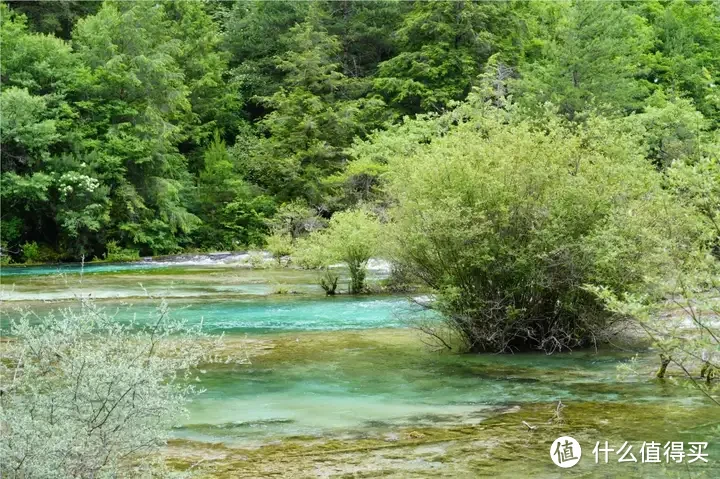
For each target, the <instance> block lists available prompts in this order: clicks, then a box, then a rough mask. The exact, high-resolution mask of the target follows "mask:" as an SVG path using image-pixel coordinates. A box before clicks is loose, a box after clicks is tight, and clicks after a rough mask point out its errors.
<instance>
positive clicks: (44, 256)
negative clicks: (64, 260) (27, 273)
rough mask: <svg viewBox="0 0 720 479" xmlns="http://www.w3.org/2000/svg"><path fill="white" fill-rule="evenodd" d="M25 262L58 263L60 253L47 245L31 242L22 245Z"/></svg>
mask: <svg viewBox="0 0 720 479" xmlns="http://www.w3.org/2000/svg"><path fill="white" fill-rule="evenodd" d="M22 252H23V259H24V260H25V263H30V264H31V263H56V262H57V261H58V260H59V259H60V255H59V254H58V253H57V252H56V251H55V250H53V249H52V248H50V247H49V246H47V245H43V244H40V245H39V244H37V242H35V241H33V242H29V243H25V244H23V245H22Z"/></svg>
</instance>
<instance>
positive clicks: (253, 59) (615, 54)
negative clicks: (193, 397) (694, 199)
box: [0, 0, 720, 261]
mask: <svg viewBox="0 0 720 479" xmlns="http://www.w3.org/2000/svg"><path fill="white" fill-rule="evenodd" d="M0 8H1V10H0V13H1V16H2V28H1V32H0V34H1V35H2V46H3V56H2V60H1V61H2V65H1V66H2V78H1V80H2V84H3V90H2V98H1V99H0V101H1V106H2V110H3V115H2V135H1V138H0V140H1V141H2V145H1V146H2V160H1V161H2V178H1V179H2V192H1V195H2V205H3V212H2V218H1V221H2V223H1V226H2V238H1V241H2V243H3V247H4V249H5V250H6V251H9V252H10V253H11V255H12V256H13V260H15V261H21V260H22V259H23V257H24V256H23V249H24V247H25V245H32V244H35V245H37V247H38V248H39V249H38V250H37V251H40V252H42V254H41V255H40V256H41V257H38V258H37V259H38V260H78V259H80V257H82V256H85V257H87V258H93V257H99V258H101V257H103V256H104V255H105V254H106V253H107V252H108V245H109V244H112V245H114V246H113V247H115V248H120V249H126V250H133V251H137V252H138V253H139V254H141V255H150V254H163V253H172V252H180V251H183V250H198V249H201V250H221V249H238V248H242V247H246V246H249V245H251V244H258V245H259V244H262V243H263V242H264V241H265V238H266V236H267V235H269V234H271V233H272V232H274V230H275V227H274V226H273V225H275V224H276V223H277V222H278V221H280V220H278V219H276V218H275V217H276V215H281V214H282V212H283V211H289V210H288V208H289V206H288V205H296V206H298V207H301V208H305V209H306V210H307V211H309V212H310V213H309V214H308V215H307V217H308V218H309V217H311V216H316V217H317V218H319V219H321V220H328V219H329V218H330V217H331V216H332V215H333V214H334V213H335V212H337V211H342V210H345V209H348V208H353V207H355V206H357V205H358V204H359V203H368V202H369V203H372V204H375V205H377V206H379V207H381V208H384V207H386V206H388V204H389V203H388V199H389V198H390V197H391V195H388V194H387V193H388V192H387V191H386V186H387V185H388V183H387V181H386V172H387V161H388V160H389V159H391V157H392V156H393V155H406V154H408V153H409V152H411V151H412V150H413V149H414V148H415V146H414V145H417V144H418V142H419V143H420V144H422V143H423V142H429V141H431V140H432V138H434V137H436V136H442V135H444V131H446V130H447V129H448V128H451V127H452V124H453V122H454V121H455V120H453V119H452V118H451V117H449V116H447V115H448V114H450V112H453V111H455V110H456V108H457V106H458V105H459V104H462V103H463V102H466V101H467V99H468V96H469V95H472V94H473V92H474V91H476V92H477V94H478V95H480V96H482V97H483V98H486V99H489V100H491V101H492V102H493V104H494V105H495V106H499V107H501V108H505V106H507V105H510V104H514V105H518V108H516V109H515V110H513V111H514V112H515V113H514V114H515V115H519V116H522V117H525V118H539V119H541V118H543V117H544V116H545V115H547V114H548V112H550V111H553V112H557V113H559V114H560V115H562V116H564V117H565V118H566V119H567V120H568V121H570V122H571V123H572V124H576V125H582V124H584V123H586V122H587V121H589V119H590V118H593V117H594V116H596V115H603V116H605V117H607V118H611V119H614V120H617V121H624V122H625V125H626V127H627V128H629V129H630V130H632V131H633V132H634V134H636V135H637V136H638V138H640V142H641V143H642V144H644V145H645V148H646V156H647V158H648V160H649V161H651V162H652V163H653V164H654V165H655V166H656V167H657V168H660V169H662V170H669V169H671V168H672V165H673V164H674V163H677V164H678V165H680V164H681V163H682V165H684V166H683V168H685V169H684V170H683V171H684V172H686V173H685V176H687V171H691V170H689V169H688V168H694V169H693V170H692V171H700V169H698V168H695V167H694V166H693V165H695V164H696V163H698V164H699V163H702V164H703V165H707V164H713V163H707V162H706V160H704V159H708V158H710V157H713V153H712V148H711V147H710V145H713V144H716V140H714V138H715V136H716V129H717V127H718V124H719V122H720V94H719V93H718V88H717V84H718V75H719V74H720V56H719V55H718V54H717V52H718V50H719V49H720V22H718V17H719V15H720V7H719V6H718V4H717V2H712V1H710V0H701V1H687V0H673V1H646V2H630V3H627V2H592V1H587V0H578V1H561V2H552V3H547V2H539V1H530V2H477V1H471V0H465V1H433V2H412V3H411V2H401V1H396V0H376V1H369V2H352V1H346V2H329V1H320V0H315V1H312V2H293V1H272V2H269V1H236V2H233V3H225V2H213V1H210V2H172V1H159V2H118V1H112V0H108V1H104V2H80V1H76V0H65V1H63V2H7V3H3V4H2V6H1V7H0ZM419 118H420V119H426V120H428V121H424V122H417V121H416V120H417V119H419ZM707 161H709V160H707ZM703 162H704V163H703ZM703 168H704V167H703ZM688 181H689V182H690V183H692V181H694V180H692V179H691V178H690V179H688ZM688 184H689V183H688ZM713 188H714V187H713ZM706 189H707V188H706ZM710 190H712V188H710ZM685 196H686V197H687V195H685ZM290 209H292V207H290ZM320 223H322V221H320ZM31 249H32V248H31Z"/></svg>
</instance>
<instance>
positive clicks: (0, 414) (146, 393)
mask: <svg viewBox="0 0 720 479" xmlns="http://www.w3.org/2000/svg"><path fill="white" fill-rule="evenodd" d="M144 319H145V320H146V321H147V323H142V322H139V321H137V320H132V321H131V322H130V323H129V324H128V323H126V322H119V321H117V320H115V318H114V317H113V316H112V315H111V314H109V313H108V312H106V311H105V310H103V309H102V308H100V307H98V306H97V305H95V304H93V303H91V302H89V301H87V300H86V299H84V298H82V299H81V300H80V305H79V307H75V308H67V309H65V310H61V311H57V312H53V313H49V314H48V315H46V316H43V317H39V318H38V317H37V315H33V314H31V313H30V312H26V313H24V314H23V315H22V317H21V318H20V319H19V320H17V321H12V324H11V329H10V331H9V333H10V334H11V335H12V337H13V340H12V341H10V342H8V343H7V344H6V345H4V347H3V349H2V351H1V355H2V357H1V359H2V360H1V361H0V378H1V379H2V384H3V390H2V393H3V394H2V395H0V406H1V407H0V421H2V424H3V427H2V430H0V438H1V439H2V440H1V441H0V472H1V473H2V474H3V476H8V477H28V478H30V477H42V478H48V479H55V478H57V479H60V478H67V477H159V476H156V475H155V474H153V472H154V473H159V472H160V471H158V470H157V469H156V468H155V466H158V465H159V464H158V463H161V462H162V461H161V460H160V461H158V460H157V457H158V451H159V449H160V448H161V447H162V446H163V445H165V444H166V441H167V439H168V435H169V432H170V430H171V427H172V426H173V425H175V424H177V421H178V417H181V416H182V415H184V414H186V413H187V409H186V407H187V403H188V400H189V399H190V398H191V397H193V396H194V395H196V394H197V393H198V392H199V391H198V390H196V389H195V387H194V386H193V385H192V384H191V382H190V379H191V378H192V376H190V374H192V373H195V371H196V367H197V366H198V365H199V364H200V363H210V362H212V361H213V360H214V358H213V356H211V353H212V352H213V350H214V349H215V348H216V347H218V346H219V345H220V343H221V339H211V338H209V337H208V336H207V335H205V334H204V333H203V332H202V331H201V329H200V326H189V325H188V324H186V323H185V322H183V321H178V320H175V319H173V318H171V317H170V316H169V312H168V307H167V304H165V303H162V304H161V305H160V306H159V307H158V309H157V310H156V311H154V312H153V313H152V314H151V315H149V317H148V318H144ZM129 458H131V460H128V459H129ZM138 464H141V465H142V466H138Z"/></svg>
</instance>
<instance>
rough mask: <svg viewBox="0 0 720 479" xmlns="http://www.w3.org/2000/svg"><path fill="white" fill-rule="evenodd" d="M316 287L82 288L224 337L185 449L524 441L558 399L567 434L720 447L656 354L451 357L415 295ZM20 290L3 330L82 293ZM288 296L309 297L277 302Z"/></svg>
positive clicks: (231, 281) (123, 310) (219, 276)
mask: <svg viewBox="0 0 720 479" xmlns="http://www.w3.org/2000/svg"><path fill="white" fill-rule="evenodd" d="M99 266H102V267H112V265H99ZM125 266H129V265H125ZM46 271H47V270H46ZM168 271H170V270H168ZM316 279H317V278H316V275H315V273H313V272H302V271H296V270H264V271H256V270H248V269H242V270H237V269H233V268H200V267H193V268H185V269H183V270H182V271H177V270H172V271H171V272H169V273H167V274H166V273H161V274H155V273H150V272H149V271H130V272H128V271H119V270H118V271H115V272H111V273H108V272H106V273H102V274H96V275H93V276H92V277H88V278H86V280H85V281H84V282H83V283H82V285H81V288H79V290H81V292H82V294H93V296H102V297H105V298H118V297H119V298H125V299H106V300H103V301H101V303H100V304H102V305H103V306H104V307H105V308H106V309H107V310H108V311H110V312H115V314H116V315H117V317H118V319H119V320H127V319H128V318H129V317H130V316H131V315H134V314H135V315H137V316H138V317H139V318H142V317H145V316H148V315H149V314H150V313H151V312H152V310H153V309H154V308H155V307H156V304H157V302H158V300H157V299H152V298H137V297H136V296H139V295H138V283H142V284H143V287H144V288H146V289H147V290H149V291H150V292H151V293H155V292H170V294H169V295H167V296H168V301H169V303H170V305H171V308H172V314H173V315H175V316H177V317H182V318H186V319H188V320H189V321H191V322H196V321H200V320H201V319H202V320H203V322H204V325H205V327H206V328H207V330H208V331H210V332H212V333H216V334H219V333H221V332H222V333H224V334H225V335H226V341H227V344H228V348H229V351H230V353H231V355H232V356H233V358H235V359H239V361H231V362H229V363H227V364H218V365H207V366H206V367H203V370H202V371H200V372H199V373H198V376H199V379H200V382H199V383H198V385H199V386H201V387H202V388H204V389H206V391H205V392H204V393H203V394H201V395H200V396H199V397H198V398H196V399H195V400H194V401H193V402H192V403H191V405H190V414H189V417H187V418H185V419H183V420H182V423H181V424H179V425H178V427H177V428H176V429H175V430H174V431H173V435H174V437H176V438H180V439H189V440H194V441H200V442H201V443H203V444H205V443H217V442H221V443H224V444H227V445H233V446H237V447H246V446H252V447H255V446H259V445H268V444H270V445H272V444H278V441H280V442H281V443H282V442H283V441H292V440H293V439H292V438H294V437H298V436H301V437H309V438H322V439H338V440H342V441H355V440H363V439H364V438H380V440H381V441H385V439H383V438H397V437H400V436H402V435H403V434H406V433H407V431H408V430H414V429H416V428H425V429H422V430H423V431H426V432H427V431H428V430H435V431H437V430H441V429H443V428H453V427H471V426H472V427H474V426H477V427H483V425H484V424H486V423H489V422H492V421H493V420H498V418H502V417H512V420H511V421H512V425H511V426H510V427H509V428H507V427H506V428H505V429H501V430H499V432H497V433H496V434H498V435H496V436H493V437H495V438H496V439H497V440H498V441H500V440H506V439H508V438H510V440H512V441H514V440H517V438H520V439H522V440H523V441H527V439H523V438H525V437H526V434H527V431H526V430H525V429H524V427H523V426H522V425H521V420H525V419H528V420H529V421H531V422H533V423H534V424H538V425H542V424H546V423H547V421H548V419H550V418H551V417H552V412H553V410H554V408H555V405H556V404H557V403H558V401H562V403H563V404H565V405H566V406H567V411H568V414H569V415H574V418H575V419H572V420H570V421H569V425H568V432H571V433H573V434H579V435H581V437H582V438H583V440H585V441H593V440H596V439H598V440H600V439H605V438H608V439H612V440H614V441H616V442H617V441H622V440H633V441H640V442H642V441H643V440H646V439H647V440H678V441H680V440H685V441H687V440H710V441H712V439H713V438H715V437H717V430H716V428H717V425H718V424H720V412H718V411H720V408H711V407H708V404H707V401H706V400H705V398H704V397H703V396H702V395H701V394H699V393H698V392H697V391H695V390H693V389H692V388H690V387H687V386H684V385H682V384H680V383H676V382H674V381H665V382H662V381H655V380H652V379H651V378H652V373H653V370H654V369H655V368H656V367H657V358H656V355H655V354H654V353H648V352H646V351H645V352H643V351H641V354H640V356H639V359H638V361H637V364H636V366H637V368H638V370H639V373H640V374H639V375H637V376H633V377H630V378H619V377H618V369H617V366H618V365H619V364H622V363H623V362H626V361H629V360H630V358H631V357H633V355H634V354H635V352H634V351H617V350H609V349H605V350H600V351H598V352H596V351H575V352H572V353H563V354H555V355H552V356H547V355H545V354H542V353H530V354H515V355H492V354H487V355H462V354H454V353H451V352H447V351H442V350H438V349H437V347H436V346H437V345H436V344H426V343H427V342H428V341H427V340H428V338H427V336H423V335H422V334H420V333H419V332H418V331H417V330H416V329H414V328H413V327H412V326H413V325H416V324H417V321H419V320H422V321H424V322H426V321H436V320H437V318H435V319H433V316H432V315H431V314H430V313H428V312H427V311H426V310H424V309H423V308H421V307H419V306H417V305H415V304H414V303H413V302H412V301H410V300H409V298H406V297H403V296H360V297H351V296H345V295H343V296H338V297H332V298H328V297H325V296H324V295H322V294H318V293H319V292H320V291H319V288H318V287H317V285H316V283H315V281H316ZM6 285H7V281H5V282H4V286H6ZM15 287H16V289H15V290H13V291H12V293H13V294H14V296H11V298H12V299H13V300H12V301H6V302H5V304H3V305H2V306H1V307H0V312H2V313H3V314H2V316H3V320H2V324H3V327H6V326H7V319H8V318H9V317H11V316H12V315H13V314H16V313H15V312H14V308H15V307H16V306H25V307H29V308H32V309H34V310H35V311H36V312H37V313H38V314H41V315H42V314H43V313H44V312H47V311H48V310H50V309H54V308H57V307H67V306H69V307H72V304H73V303H72V302H71V301H67V300H63V301H59V302H56V303H51V304H46V303H40V302H37V301H33V302H27V301H23V300H22V298H31V299H34V300H37V299H53V300H54V299H58V298H60V299H62V298H68V297H72V294H70V293H68V291H67V289H68V285H67V284H66V283H64V282H63V281H59V280H56V279H53V277H52V275H25V276H22V275H18V276H17V282H16V283H15ZM278 287H281V288H282V289H284V290H294V291H299V292H301V293H302V294H270V293H271V292H272V290H273V289H276V288H278ZM73 294H74V293H73ZM6 296H7V295H6ZM140 296H141V295H140ZM694 411H698V413H697V414H695V412H694ZM433 428H435V429H433ZM403 431H405V432H403ZM493 434H495V433H493ZM387 440H396V439H387ZM544 440H545V439H543V441H544ZM620 443H621V442H620ZM530 446H531V447H532V450H533V452H532V454H533V455H536V456H537V457H541V456H542V457H544V455H546V454H547V453H546V451H545V449H546V447H545V445H544V443H542V442H541V441H536V442H534V443H531V444H530ZM541 446H542V447H541ZM203 447H205V446H203ZM207 447H210V446H207ZM587 452H588V453H589V451H587ZM543 461H544V462H543V464H544V463H545V462H549V461H548V460H547V458H544V459H543ZM498 464H500V462H498ZM550 465H551V466H552V464H550ZM503 471H504V472H505V473H506V472H507V471H506V470H505V469H503ZM643 474H645V472H644V471H643ZM643 474H641V475H643ZM648 474H649V475H647V474H645V475H646V477H654V476H653V473H648ZM228 477H232V475H231V476H228ZM551 477H552V476H551Z"/></svg>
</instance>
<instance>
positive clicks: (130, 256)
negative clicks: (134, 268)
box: [104, 241, 140, 263]
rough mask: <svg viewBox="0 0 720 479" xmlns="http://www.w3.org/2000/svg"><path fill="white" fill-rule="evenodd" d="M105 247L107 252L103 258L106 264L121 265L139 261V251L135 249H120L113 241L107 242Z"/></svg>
mask: <svg viewBox="0 0 720 479" xmlns="http://www.w3.org/2000/svg"><path fill="white" fill-rule="evenodd" d="M105 247H106V248H107V252H106V253H105V255H104V258H105V261H107V262H110V263H122V262H128V261H139V260H140V251H138V250H136V249H129V248H121V247H120V246H118V244H117V242H115V241H108V242H107V244H106V245H105Z"/></svg>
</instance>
